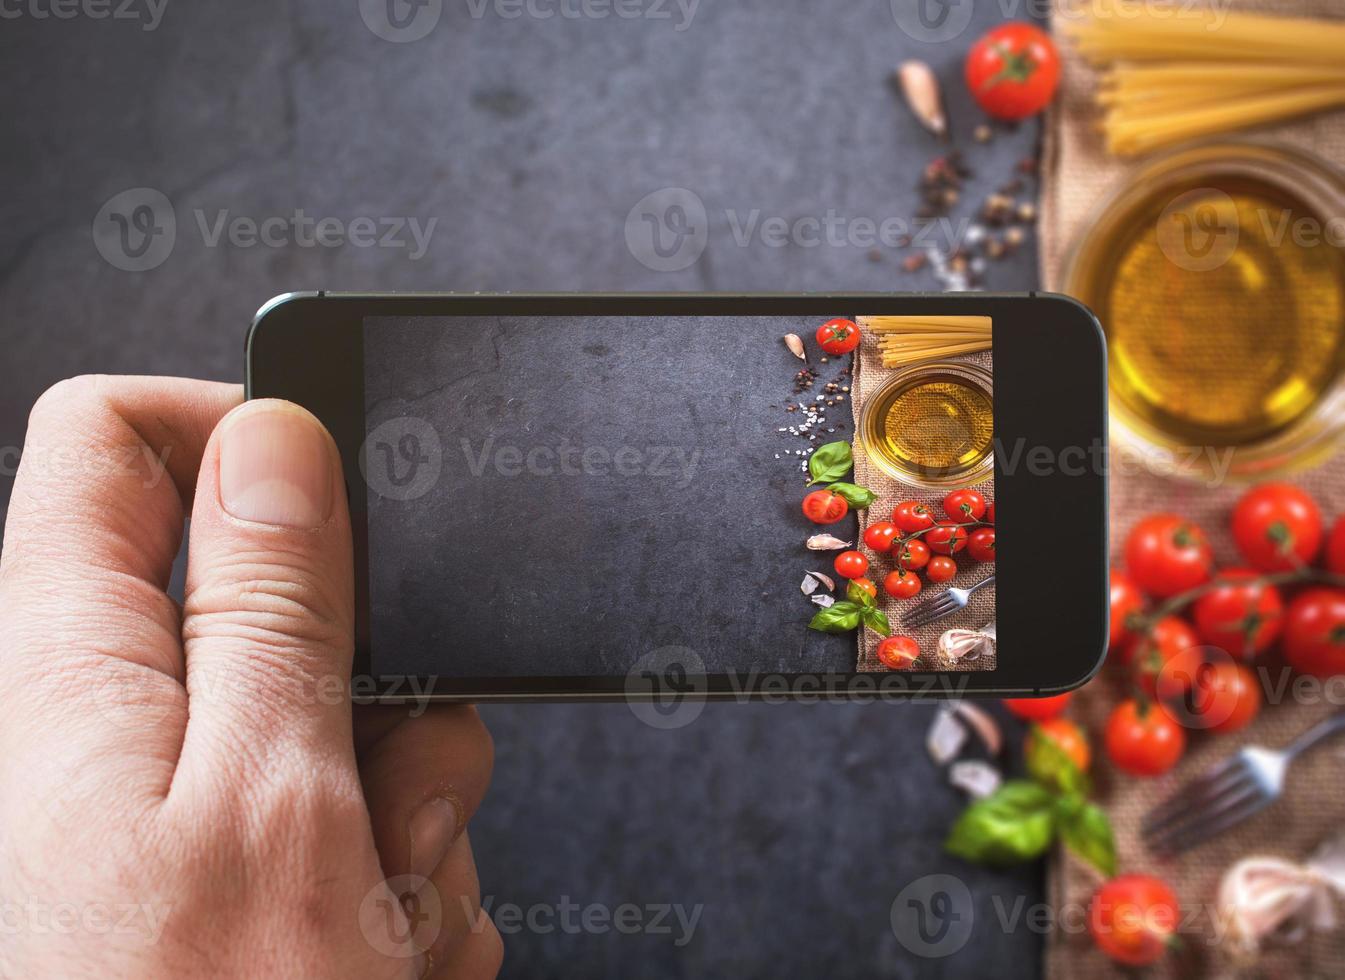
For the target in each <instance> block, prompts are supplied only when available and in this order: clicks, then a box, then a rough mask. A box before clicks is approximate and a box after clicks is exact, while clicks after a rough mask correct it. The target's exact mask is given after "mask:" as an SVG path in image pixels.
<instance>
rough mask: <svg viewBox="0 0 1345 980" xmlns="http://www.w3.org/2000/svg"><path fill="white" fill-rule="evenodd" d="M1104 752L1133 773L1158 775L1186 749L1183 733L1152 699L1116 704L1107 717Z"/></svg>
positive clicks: (1117, 764) (1118, 764) (1131, 699)
mask: <svg viewBox="0 0 1345 980" xmlns="http://www.w3.org/2000/svg"><path fill="white" fill-rule="evenodd" d="M1105 740H1106V743H1107V755H1108V756H1109V757H1110V758H1111V761H1112V764H1113V765H1115V766H1116V768H1118V769H1120V770H1121V771H1122V772H1128V773H1130V775H1132V776H1161V775H1162V774H1163V773H1165V772H1167V771H1168V770H1169V769H1171V768H1172V767H1173V766H1175V765H1176V764H1177V762H1178V760H1180V759H1181V757H1182V753H1183V752H1184V751H1186V733H1185V732H1184V731H1182V726H1181V725H1179V724H1177V723H1176V722H1175V721H1174V720H1173V719H1172V716H1171V715H1169V714H1168V713H1167V711H1165V710H1164V709H1163V707H1162V706H1161V705H1159V704H1158V703H1157V702H1155V701H1146V702H1143V703H1141V702H1139V701H1136V700H1135V699H1134V698H1130V699H1128V700H1125V701H1122V702H1121V703H1120V704H1118V705H1117V706H1116V707H1115V708H1114V709H1113V710H1112V713H1111V716H1110V717H1109V718H1108V719H1107V732H1106V735H1105Z"/></svg>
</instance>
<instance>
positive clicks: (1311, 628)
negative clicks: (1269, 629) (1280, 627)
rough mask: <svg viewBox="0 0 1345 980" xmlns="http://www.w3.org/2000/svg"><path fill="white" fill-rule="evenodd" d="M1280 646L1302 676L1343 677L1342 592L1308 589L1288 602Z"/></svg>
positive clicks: (1344, 591)
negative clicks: (1282, 639)
mask: <svg viewBox="0 0 1345 980" xmlns="http://www.w3.org/2000/svg"><path fill="white" fill-rule="evenodd" d="M1280 647H1281V649H1282V650H1283V651H1284V659H1285V660H1287V661H1289V664H1290V666H1292V667H1293V668H1294V670H1296V671H1298V672H1299V673H1301V674H1311V675H1312V676H1314V677H1332V676H1334V675H1336V674H1345V589H1327V588H1316V589H1309V590H1308V591H1306V592H1304V593H1302V594H1301V595H1299V596H1297V597H1296V598H1295V599H1294V601H1293V602H1291V603H1289V611H1288V613H1286V614H1285V617H1284V642H1283V643H1281V644H1280Z"/></svg>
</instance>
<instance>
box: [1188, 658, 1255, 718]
mask: <svg viewBox="0 0 1345 980" xmlns="http://www.w3.org/2000/svg"><path fill="white" fill-rule="evenodd" d="M1261 700H1262V693H1261V685H1260V684H1258V683H1257V680H1256V675H1255V674H1254V673H1252V671H1251V668H1249V667H1244V666H1243V665H1242V664H1239V663H1234V662H1233V661H1231V660H1216V661H1215V662H1213V663H1209V664H1206V665H1205V667H1204V669H1203V670H1201V672H1200V674H1199V675H1198V676H1197V677H1196V683H1195V685H1194V686H1193V687H1192V688H1191V717H1190V718H1189V719H1186V718H1184V719H1183V720H1184V721H1185V722H1186V725H1187V727H1189V728H1200V729H1204V730H1205V731H1209V732H1214V733H1216V734H1218V735H1224V734H1227V733H1228V732H1236V731H1237V730H1238V729H1240V728H1245V727H1247V725H1249V724H1250V723H1251V720H1252V719H1253V718H1255V717H1256V715H1257V712H1259V711H1260V710H1261Z"/></svg>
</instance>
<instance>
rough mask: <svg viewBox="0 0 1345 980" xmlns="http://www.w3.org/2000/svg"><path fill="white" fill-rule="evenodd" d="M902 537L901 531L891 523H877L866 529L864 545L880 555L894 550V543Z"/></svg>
mask: <svg viewBox="0 0 1345 980" xmlns="http://www.w3.org/2000/svg"><path fill="white" fill-rule="evenodd" d="M899 537H901V531H900V530H898V528H897V526H896V525H895V524H893V523H892V522H891V521H876V522H875V523H873V524H870V525H869V526H868V527H866V528H865V529H864V543H865V544H866V545H868V546H869V549H870V550H872V551H876V552H878V553H879V554H886V553H887V552H889V551H891V550H892V543H893V542H894V541H896V540H897V539H898V538H899Z"/></svg>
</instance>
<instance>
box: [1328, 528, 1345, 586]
mask: <svg viewBox="0 0 1345 980" xmlns="http://www.w3.org/2000/svg"><path fill="white" fill-rule="evenodd" d="M1326 567H1327V568H1329V569H1330V570H1331V571H1333V572H1335V573H1336V574H1337V575H1345V515H1342V516H1341V517H1338V518H1336V525H1335V527H1333V528H1331V538H1330V539H1329V540H1328V541H1327V542H1326Z"/></svg>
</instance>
